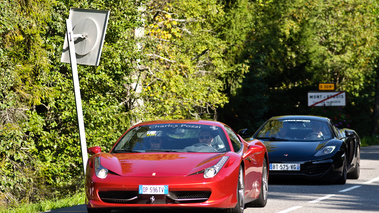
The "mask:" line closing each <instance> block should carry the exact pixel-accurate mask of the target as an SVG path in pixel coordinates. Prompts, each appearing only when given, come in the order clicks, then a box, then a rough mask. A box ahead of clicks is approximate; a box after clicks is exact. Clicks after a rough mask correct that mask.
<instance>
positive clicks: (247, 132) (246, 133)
mask: <svg viewBox="0 0 379 213" xmlns="http://www.w3.org/2000/svg"><path fill="white" fill-rule="evenodd" d="M237 134H239V135H240V136H241V137H242V138H250V137H251V136H252V135H253V134H252V132H251V131H250V130H249V129H248V128H244V129H240V130H238V132H237Z"/></svg>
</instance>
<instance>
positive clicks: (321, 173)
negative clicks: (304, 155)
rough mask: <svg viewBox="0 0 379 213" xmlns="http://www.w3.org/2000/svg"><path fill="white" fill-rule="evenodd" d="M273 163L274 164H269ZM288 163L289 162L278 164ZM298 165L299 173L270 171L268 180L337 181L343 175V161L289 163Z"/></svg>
mask: <svg viewBox="0 0 379 213" xmlns="http://www.w3.org/2000/svg"><path fill="white" fill-rule="evenodd" d="M270 163H275V162H270ZM280 163H289V162H280ZM290 163H299V164H300V171H270V178H273V179H277V178H279V177H280V178H294V177H299V178H304V179H308V180H331V181H333V180H337V179H338V178H340V177H341V175H342V174H343V159H338V160H336V159H327V160H321V161H306V162H290Z"/></svg>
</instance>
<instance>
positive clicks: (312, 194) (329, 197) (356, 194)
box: [50, 146, 379, 213]
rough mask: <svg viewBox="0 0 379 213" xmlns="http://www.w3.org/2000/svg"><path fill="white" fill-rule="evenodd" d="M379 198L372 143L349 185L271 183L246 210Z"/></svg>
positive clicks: (269, 212) (315, 208) (270, 212)
mask: <svg viewBox="0 0 379 213" xmlns="http://www.w3.org/2000/svg"><path fill="white" fill-rule="evenodd" d="M378 200H379V146H370V147H362V149H361V175H360V178H359V179H358V180H351V179H348V180H347V182H346V184H345V185H330V184H326V185H320V184H314V183H312V182H298V181H297V182H289V181H286V182H275V183H271V182H270V184H269V196H268V202H267V205H266V207H264V208H247V209H245V213H253V212H260V213H289V212H290V213H300V212H301V213H303V212H307V213H319V212H322V213H334V212H338V213H343V212H354V213H357V212H379V202H378ZM50 212H52V213H63V212H64V213H69V212H75V213H85V212H87V210H86V207H85V206H84V205H79V206H73V207H69V208H63V209H58V210H51V211H50ZM115 212H124V211H115ZM149 212H158V211H149ZM159 212H174V211H159ZM185 212H193V211H192V210H191V211H181V213H185ZM201 212H207V211H201ZM208 212H209V211H208ZM211 212H217V211H211Z"/></svg>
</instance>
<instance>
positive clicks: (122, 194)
mask: <svg viewBox="0 0 379 213" xmlns="http://www.w3.org/2000/svg"><path fill="white" fill-rule="evenodd" d="M99 196H100V199H101V200H102V201H104V202H106V203H130V202H132V201H133V200H136V199H137V198H138V192H135V191H100V192H99Z"/></svg>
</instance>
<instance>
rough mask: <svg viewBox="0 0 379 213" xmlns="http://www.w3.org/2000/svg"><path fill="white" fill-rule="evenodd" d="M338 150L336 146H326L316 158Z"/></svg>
mask: <svg viewBox="0 0 379 213" xmlns="http://www.w3.org/2000/svg"><path fill="white" fill-rule="evenodd" d="M335 149H336V146H326V147H324V148H322V149H320V150H319V151H318V152H317V153H316V154H315V156H322V155H327V154H330V153H332V152H333V151H334V150H335Z"/></svg>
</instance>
